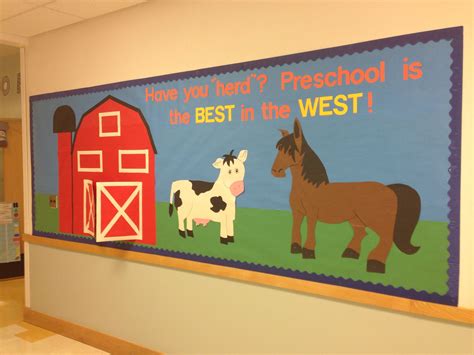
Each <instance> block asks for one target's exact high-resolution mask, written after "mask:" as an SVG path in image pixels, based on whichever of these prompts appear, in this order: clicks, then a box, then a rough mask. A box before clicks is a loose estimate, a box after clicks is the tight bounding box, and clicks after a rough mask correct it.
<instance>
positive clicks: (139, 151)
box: [118, 149, 149, 174]
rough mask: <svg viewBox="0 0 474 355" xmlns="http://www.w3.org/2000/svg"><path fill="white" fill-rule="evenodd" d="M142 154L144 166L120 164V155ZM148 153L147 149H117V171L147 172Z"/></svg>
mask: <svg viewBox="0 0 474 355" xmlns="http://www.w3.org/2000/svg"><path fill="white" fill-rule="evenodd" d="M138 154H143V155H144V156H145V167H144V168H124V167H123V166H122V156H124V155H138ZM148 158H149V153H148V149H128V150H124V149H119V151H118V161H119V173H145V174H148V172H149V166H148V165H149V164H148Z"/></svg>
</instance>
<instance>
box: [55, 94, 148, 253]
mask: <svg viewBox="0 0 474 355" xmlns="http://www.w3.org/2000/svg"><path fill="white" fill-rule="evenodd" d="M53 131H54V132H55V133H57V134H58V170H59V179H58V180H59V205H58V207H59V230H60V232H62V233H73V234H79V235H89V236H95V237H96V240H97V241H98V242H102V241H115V240H136V241H139V242H140V243H144V244H150V245H154V244H155V242H156V215H155V154H156V148H155V144H154V142H153V137H152V135H151V133H150V129H149V127H148V124H147V123H146V121H145V118H144V117H143V115H142V113H141V111H140V110H139V109H138V108H136V107H134V106H131V105H129V104H127V103H125V102H123V101H121V100H119V99H117V98H115V97H112V96H108V97H106V98H105V99H104V100H102V101H101V102H99V103H98V104H97V105H95V106H94V107H92V108H91V109H89V111H87V112H86V113H85V114H84V115H83V116H82V118H81V121H80V122H79V125H78V127H77V129H76V128H75V116H74V112H73V111H72V109H71V108H70V107H69V106H61V107H59V108H58V109H57V110H56V112H55V114H54V123H53ZM74 131H75V132H76V133H75V135H74V140H73V137H72V132H74Z"/></svg>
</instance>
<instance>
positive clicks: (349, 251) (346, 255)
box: [342, 248, 359, 259]
mask: <svg viewBox="0 0 474 355" xmlns="http://www.w3.org/2000/svg"><path fill="white" fill-rule="evenodd" d="M342 257H343V258H350V259H359V253H358V252H356V251H355V250H354V249H351V248H346V250H344V253H342Z"/></svg>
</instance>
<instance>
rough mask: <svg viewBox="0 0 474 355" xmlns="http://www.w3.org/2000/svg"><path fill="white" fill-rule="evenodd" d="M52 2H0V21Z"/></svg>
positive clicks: (44, 0)
mask: <svg viewBox="0 0 474 355" xmlns="http://www.w3.org/2000/svg"><path fill="white" fill-rule="evenodd" d="M53 1H54V0H0V19H1V20H3V19H6V18H9V17H12V16H15V15H19V14H21V13H23V12H25V11H28V10H32V9H34V8H35V7H38V6H41V5H46V4H48V3H51V2H53Z"/></svg>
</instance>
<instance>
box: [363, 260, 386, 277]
mask: <svg viewBox="0 0 474 355" xmlns="http://www.w3.org/2000/svg"><path fill="white" fill-rule="evenodd" d="M367 272H376V273H379V274H385V264H384V263H382V262H380V261H378V260H367Z"/></svg>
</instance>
